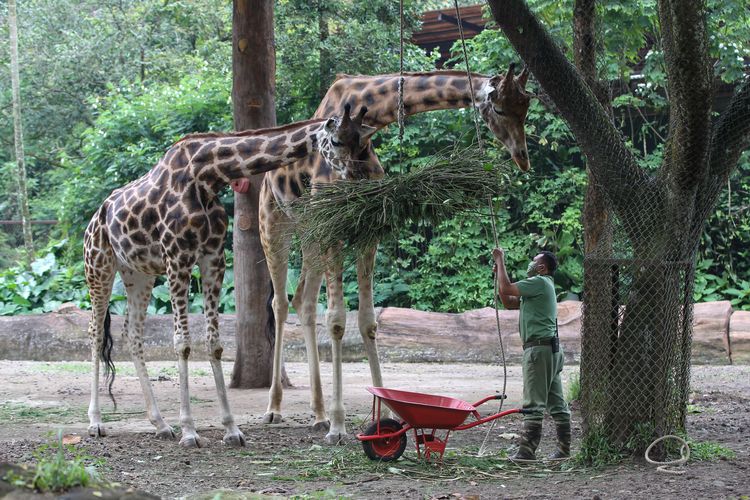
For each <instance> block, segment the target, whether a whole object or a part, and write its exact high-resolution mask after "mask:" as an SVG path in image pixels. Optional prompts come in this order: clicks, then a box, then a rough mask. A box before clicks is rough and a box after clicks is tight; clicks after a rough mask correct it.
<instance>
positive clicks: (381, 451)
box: [362, 418, 406, 462]
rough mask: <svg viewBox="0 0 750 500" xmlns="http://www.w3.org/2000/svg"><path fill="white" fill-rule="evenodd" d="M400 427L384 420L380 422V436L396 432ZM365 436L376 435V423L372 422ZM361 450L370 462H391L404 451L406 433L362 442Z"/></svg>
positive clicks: (395, 423) (393, 421)
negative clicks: (362, 449)
mask: <svg viewBox="0 0 750 500" xmlns="http://www.w3.org/2000/svg"><path fill="white" fill-rule="evenodd" d="M401 428H402V425H401V424H400V423H399V422H397V421H396V420H393V419H392V418H384V419H382V420H381V421H380V434H391V433H392V432H398V431H400V430H401ZM364 435H365V436H377V435H378V422H373V423H372V424H370V427H368V428H367V430H366V431H365V432H364ZM362 448H364V450H365V455H367V456H368V458H370V460H381V461H383V462H391V461H393V460H397V459H398V458H399V457H400V456H401V455H403V454H404V450H405V449H406V433H403V434H401V435H400V436H396V437H390V438H382V439H373V440H371V441H362Z"/></svg>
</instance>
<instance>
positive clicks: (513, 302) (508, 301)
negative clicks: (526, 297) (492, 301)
mask: <svg viewBox="0 0 750 500" xmlns="http://www.w3.org/2000/svg"><path fill="white" fill-rule="evenodd" d="M497 296H498V297H500V302H502V303H503V306H505V308H506V309H511V310H512V309H518V308H520V307H521V300H520V299H519V298H518V297H514V296H513V295H503V294H502V293H498V294H497Z"/></svg>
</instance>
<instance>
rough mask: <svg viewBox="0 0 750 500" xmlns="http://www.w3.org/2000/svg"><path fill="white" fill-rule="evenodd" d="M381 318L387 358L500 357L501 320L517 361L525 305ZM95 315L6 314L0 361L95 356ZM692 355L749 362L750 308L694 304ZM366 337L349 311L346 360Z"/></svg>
mask: <svg viewBox="0 0 750 500" xmlns="http://www.w3.org/2000/svg"><path fill="white" fill-rule="evenodd" d="M376 313H377V317H378V323H379V329H378V343H379V347H380V355H381V358H382V359H383V360H384V361H386V362H388V361H391V362H395V361H434V362H448V361H455V362H489V363H493V362H494V363H497V362H498V361H499V360H500V356H501V354H500V342H499V341H498V333H497V324H498V321H497V320H498V319H499V323H500V332H501V334H502V339H503V346H504V350H505V357H506V360H507V361H508V362H518V360H519V359H520V357H521V354H522V349H521V340H520V337H519V335H518V311H498V313H497V317H496V316H495V310H494V309H492V308H489V307H488V308H484V309H476V310H473V311H466V312H464V313H460V314H448V313H436V312H425V311H416V310H413V309H402V308H397V307H389V308H383V309H378V310H377V311H376ZM558 316H559V317H558V324H559V327H560V339H561V342H562V346H563V351H564V352H565V354H566V358H567V359H568V361H571V362H577V361H578V360H579V358H580V346H581V337H580V335H581V303H580V302H575V301H566V302H561V303H560V304H558ZM88 319H89V313H88V312H87V311H81V310H80V309H77V308H75V307H62V308H61V309H59V310H58V311H57V312H54V313H48V314H38V315H24V316H6V317H0V359H11V360H46V361H75V360H89V359H91V353H90V350H89V347H88V338H87V333H86V330H87V325H88ZM122 324H123V317H122V316H116V315H113V316H112V334H113V337H114V339H115V349H114V355H115V359H116V360H120V361H122V360H129V359H130V353H129V351H128V350H127V347H126V346H124V345H123V342H122V336H121V331H122ZM189 324H190V333H191V336H192V339H193V355H192V359H206V349H205V346H204V338H205V334H204V331H205V330H204V328H205V323H204V321H203V316H202V315H200V314H191V315H190V318H189ZM693 327H694V329H693V361H694V362H696V363H722V364H723V363H729V362H731V361H734V362H740V363H747V362H750V312H745V311H732V307H731V304H730V303H729V302H726V301H722V302H708V303H703V304H696V305H695V314H694V323H693ZM145 330H146V331H145V339H144V344H145V351H146V355H147V359H148V360H152V361H155V360H171V359H174V358H175V356H174V353H173V350H172V316H171V315H157V316H149V317H148V319H147V320H146V329H145ZM220 331H221V339H222V343H223V345H224V348H225V349H224V358H225V359H230V360H231V359H233V358H234V354H235V350H236V343H235V338H234V335H235V331H234V315H230V314H225V315H222V316H221V320H220ZM285 331H286V335H285V339H284V344H285V358H286V359H287V360H290V361H301V360H304V359H305V347H304V345H305V343H304V339H303V337H302V330H301V326H300V323H299V322H298V320H297V317H296V315H293V314H290V315H289V318H288V320H287V322H286V330H285ZM317 335H318V343H319V346H320V348H319V350H320V356H321V359H323V360H330V356H331V355H330V339H329V337H328V335H327V333H326V331H325V317H324V316H323V315H321V316H319V317H318V320H317ZM361 345H362V340H361V336H360V334H359V330H358V328H357V313H356V311H353V312H350V313H348V314H347V327H346V332H345V334H344V346H343V350H344V359H345V360H347V361H360V360H362V359H364V352H363V350H362V347H361Z"/></svg>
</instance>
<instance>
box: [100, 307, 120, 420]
mask: <svg viewBox="0 0 750 500" xmlns="http://www.w3.org/2000/svg"><path fill="white" fill-rule="evenodd" d="M111 324H112V318H111V317H110V315H109V309H107V315H106V316H104V342H102V352H101V358H102V361H103V362H104V382H105V384H106V385H107V392H108V393H109V399H111V400H112V404H113V405H114V406H115V411H117V401H116V400H115V396H114V394H112V385H113V384H114V383H115V363H114V361H112V347H114V340H113V339H112V329H111Z"/></svg>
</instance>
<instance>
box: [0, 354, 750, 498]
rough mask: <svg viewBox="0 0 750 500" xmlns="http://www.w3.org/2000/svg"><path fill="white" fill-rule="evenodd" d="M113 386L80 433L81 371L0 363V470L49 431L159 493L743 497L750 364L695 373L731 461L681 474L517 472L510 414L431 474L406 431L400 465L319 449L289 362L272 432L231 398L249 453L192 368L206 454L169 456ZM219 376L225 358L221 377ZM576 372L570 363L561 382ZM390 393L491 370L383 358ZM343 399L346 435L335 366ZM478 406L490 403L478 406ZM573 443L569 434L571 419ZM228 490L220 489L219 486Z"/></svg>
mask: <svg viewBox="0 0 750 500" xmlns="http://www.w3.org/2000/svg"><path fill="white" fill-rule="evenodd" d="M118 367H119V375H118V377H117V381H116V383H115V387H114V392H115V396H116V397H117V400H118V410H119V411H118V412H117V413H113V412H112V406H111V403H110V402H109V401H108V400H107V398H106V397H105V398H103V402H104V411H105V420H106V421H107V422H106V425H107V426H108V432H109V436H108V437H106V438H103V439H92V438H89V437H88V436H87V435H86V426H87V417H86V409H87V407H88V390H89V367H88V364H87V363H80V362H70V363H45V362H9V361H2V362H0V380H1V381H2V383H0V422H2V425H0V462H5V461H8V462H14V463H33V462H34V460H35V458H34V452H35V450H37V449H38V448H39V446H40V445H42V444H44V443H48V442H50V441H51V440H53V439H52V436H53V435H54V434H56V432H57V431H58V430H59V429H62V430H63V432H64V433H65V434H66V435H70V434H74V435H75V434H77V435H80V436H81V437H82V439H81V442H80V443H78V444H77V445H76V448H77V449H78V450H80V452H81V453H85V454H87V455H89V456H92V457H97V458H99V459H101V463H102V465H101V466H100V469H101V470H102V471H103V474H104V476H105V478H106V479H108V480H110V481H114V482H118V483H121V484H123V485H129V486H133V487H136V488H140V489H142V490H146V491H149V492H151V493H154V494H157V495H161V496H162V497H164V498H180V497H189V498H258V497H260V496H265V495H268V496H283V497H296V498H340V497H343V498H560V497H563V498H570V497H575V498H602V499H604V498H607V499H609V498H612V499H614V498H633V497H635V496H642V495H644V494H646V495H649V496H652V497H657V498H684V497H685V496H686V495H688V496H692V497H694V498H745V499H747V498H749V497H750V366H748V365H740V366H694V367H693V370H692V377H693V390H694V393H693V396H692V401H691V407H690V409H691V413H690V415H689V419H688V432H689V435H690V437H691V438H692V439H693V440H695V441H698V442H703V441H711V442H713V443H717V444H720V445H722V446H724V447H726V448H729V449H731V450H733V451H734V452H735V453H736V456H735V457H734V458H730V459H721V460H713V461H691V462H690V463H689V464H688V466H687V467H686V468H685V470H686V473H685V474H683V475H670V474H664V473H659V472H657V471H656V470H655V468H654V466H651V465H647V464H633V465H627V466H618V467H616V468H605V469H575V468H574V469H572V470H565V467H561V466H560V465H552V464H549V463H547V464H541V465H534V466H524V467H520V466H517V465H515V464H513V463H511V462H508V461H506V460H503V459H502V457H503V456H504V455H505V453H506V452H512V451H513V450H514V447H515V437H514V434H517V433H518V432H519V431H520V428H521V425H520V423H521V421H520V418H518V416H516V415H510V416H508V417H506V418H504V419H501V420H498V421H497V424H496V426H495V427H494V428H493V429H492V430H491V432H490V433H489V439H488V442H487V454H486V455H484V456H482V457H479V456H478V454H477V452H478V450H479V448H480V445H481V443H482V441H483V439H484V438H485V436H486V435H487V430H488V429H490V424H485V425H483V426H479V427H476V428H473V429H470V430H466V431H461V432H456V433H454V434H452V435H451V438H450V443H449V449H448V452H447V454H446V458H445V462H444V464H443V465H442V466H439V465H435V464H425V463H424V462H420V461H418V460H416V453H415V451H414V444H413V438H412V436H411V435H410V436H409V442H408V445H407V451H406V453H405V454H404V457H403V458H402V459H401V460H399V461H397V462H391V463H377V462H372V461H370V460H368V459H367V458H366V457H365V455H364V453H363V452H362V447H361V445H360V444H359V443H358V442H357V441H356V440H355V439H354V438H353V437H352V438H350V439H349V440H348V441H347V442H345V443H344V444H343V445H341V446H337V447H329V446H326V445H325V444H324V442H323V439H322V438H323V435H322V434H320V433H316V432H313V431H312V430H310V428H309V427H308V425H307V424H308V423H309V420H310V412H309V410H308V407H309V406H308V405H309V402H308V399H309V396H308V394H309V393H308V387H307V366H306V365H305V364H302V363H288V364H287V371H288V373H289V375H290V377H291V379H292V381H293V383H294V384H295V385H296V387H294V388H292V389H290V390H287V391H286V392H285V393H284V406H283V408H284V418H285V421H284V422H283V423H282V424H279V425H276V426H267V425H263V424H262V423H261V422H260V418H261V416H262V413H263V411H264V410H265V407H266V402H267V391H266V390H263V389H258V390H230V395H229V396H230V402H231V404H232V410H233V411H234V414H235V418H236V421H237V422H238V424H239V425H240V427H241V429H242V430H243V432H244V433H245V436H246V438H247V447H246V448H244V449H233V448H228V447H226V446H224V445H223V444H222V442H221V437H222V435H223V430H222V429H221V426H220V422H219V409H218V407H217V404H216V394H215V390H214V385H213V377H212V376H211V375H210V373H211V372H210V368H209V366H208V364H207V363H201V362H194V363H191V399H192V401H193V412H194V417H195V419H196V424H197V425H198V429H199V432H200V434H201V436H202V437H204V438H207V439H208V440H209V446H208V447H206V448H202V449H193V450H185V449H181V448H180V447H179V446H178V445H177V443H176V442H168V441H159V440H156V439H154V438H153V437H152V429H151V426H150V424H149V423H148V421H147V420H146V418H145V415H144V412H143V409H142V408H143V402H142V401H143V399H142V395H141V392H140V386H139V384H138V380H137V378H136V377H135V374H134V370H133V369H132V366H131V365H129V364H127V363H120V364H119V365H118ZM230 369H231V365H230V364H225V371H226V372H227V376H228V372H229V370H230ZM577 370H578V367H575V366H574V367H568V368H566V370H565V372H564V379H565V380H567V379H568V378H569V377H570V376H571V374H573V373H574V372H577ZM149 371H150V373H151V374H152V378H153V379H154V381H153V385H154V388H155V393H156V397H157V400H158V401H159V404H160V408H161V410H162V414H163V415H164V417H165V418H166V419H167V421H168V422H170V423H172V424H175V425H176V424H177V423H178V412H179V394H178V387H177V371H176V364H175V363H150V364H149ZM322 375H323V384H324V393H325V394H327V395H328V394H330V378H331V377H330V364H329V363H325V364H324V365H323V367H322ZM383 378H384V380H385V381H386V385H387V386H388V387H393V388H401V389H406V390H415V391H419V392H427V393H436V394H443V395H448V396H453V397H459V398H462V399H464V400H467V401H470V402H472V401H476V400H478V399H480V398H481V397H483V396H485V395H489V394H492V393H494V392H495V391H496V390H499V389H501V388H502V370H501V368H499V367H498V366H491V365H473V364H416V363H414V364H412V363H410V364H387V365H386V366H385V367H384V373H383ZM344 381H345V384H346V385H345V392H344V394H345V401H346V405H347V414H348V415H349V419H348V422H347V429H348V431H349V432H350V434H352V435H353V434H355V433H357V432H360V431H361V430H363V429H364V428H365V427H366V426H367V425H368V423H369V419H370V416H369V414H370V409H371V403H372V399H371V396H370V395H369V393H367V392H366V391H365V387H366V386H367V385H368V382H369V369H368V367H367V365H366V364H365V363H347V364H345V365H344ZM507 393H508V395H509V398H508V400H507V402H506V403H505V408H510V407H514V406H517V405H518V404H519V402H520V401H519V399H520V395H521V384H520V367H518V366H511V367H509V369H508V388H507ZM485 408H487V412H488V413H489V412H490V410H492V411H494V409H496V403H492V404H491V405H488V406H486V407H485ZM573 421H574V449H575V447H576V444H577V440H578V439H579V438H580V426H579V424H578V422H579V421H580V418H579V415H578V413H577V412H574V415H573ZM552 433H553V425H551V422H547V423H546V424H545V436H544V439H543V441H542V445H541V447H540V454H546V453H548V452H550V451H552V448H553V445H554V439H553V434H552ZM229 490H231V491H229Z"/></svg>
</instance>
